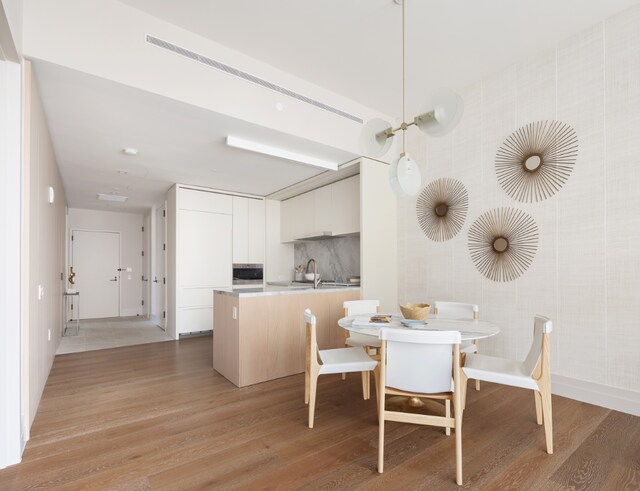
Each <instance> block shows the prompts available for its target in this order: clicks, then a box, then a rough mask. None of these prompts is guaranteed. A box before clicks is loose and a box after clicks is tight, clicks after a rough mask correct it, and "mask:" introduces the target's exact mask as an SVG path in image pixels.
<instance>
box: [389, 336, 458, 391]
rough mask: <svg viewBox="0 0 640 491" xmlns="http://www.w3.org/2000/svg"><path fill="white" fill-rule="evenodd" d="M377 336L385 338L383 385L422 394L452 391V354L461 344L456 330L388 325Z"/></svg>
mask: <svg viewBox="0 0 640 491" xmlns="http://www.w3.org/2000/svg"><path fill="white" fill-rule="evenodd" d="M379 337H380V339H381V340H382V341H383V342H385V341H386V365H385V380H384V381H383V383H384V385H385V386H386V387H391V388H393V389H397V390H402V391H406V392H416V393H422V394H437V393H440V392H451V391H452V390H453V379H452V370H453V356H452V353H453V352H454V345H459V344H460V332H459V331H409V330H406V329H393V328H389V329H381V330H380V333H379ZM456 351H457V350H456Z"/></svg>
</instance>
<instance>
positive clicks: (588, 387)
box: [551, 374, 640, 416]
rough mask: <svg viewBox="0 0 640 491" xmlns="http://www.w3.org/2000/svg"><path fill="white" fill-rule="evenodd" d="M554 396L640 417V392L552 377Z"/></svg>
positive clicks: (558, 376)
mask: <svg viewBox="0 0 640 491" xmlns="http://www.w3.org/2000/svg"><path fill="white" fill-rule="evenodd" d="M551 392H552V393H553V394H556V395H559V396H562V397H568V398H569V399H575V400H577V401H582V402H588V403H589V404H595V405H596V406H601V407H606V408H607V409H614V410H616V411H620V412H623V413H628V414H633V415H634V416H640V392H635V391H633V390H626V389H619V388H617V387H609V386H608V385H602V384H596V383H593V382H585V381H584V380H578V379H574V378H569V377H563V376H562V375H553V374H552V375H551Z"/></svg>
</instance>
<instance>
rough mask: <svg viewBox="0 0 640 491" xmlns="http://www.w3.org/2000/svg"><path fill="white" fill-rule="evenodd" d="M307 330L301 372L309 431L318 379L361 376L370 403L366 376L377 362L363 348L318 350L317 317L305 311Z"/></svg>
mask: <svg viewBox="0 0 640 491" xmlns="http://www.w3.org/2000/svg"><path fill="white" fill-rule="evenodd" d="M304 320H305V324H306V329H307V349H306V351H307V353H306V363H305V372H304V376H305V379H304V402H305V404H308V405H309V428H313V418H314V413H315V407H316V391H317V386H318V376H319V375H325V374H330V373H350V372H362V397H363V398H364V399H369V397H370V394H369V393H368V391H367V387H368V384H367V383H366V382H365V377H366V380H368V379H369V372H370V371H372V370H374V369H375V368H376V367H377V366H378V362H377V361H376V360H374V359H373V358H371V357H370V356H369V355H367V353H366V352H365V350H364V348H362V347H354V348H337V349H326V350H319V349H318V342H317V339H316V316H315V315H313V314H312V313H311V310H309V309H306V310H305V311H304Z"/></svg>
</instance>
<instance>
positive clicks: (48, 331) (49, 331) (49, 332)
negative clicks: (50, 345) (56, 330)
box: [47, 329, 51, 341]
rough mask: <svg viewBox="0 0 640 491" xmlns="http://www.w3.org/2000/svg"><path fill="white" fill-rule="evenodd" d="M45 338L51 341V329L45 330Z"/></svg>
mask: <svg viewBox="0 0 640 491" xmlns="http://www.w3.org/2000/svg"><path fill="white" fill-rule="evenodd" d="M47 337H48V338H49V341H51V329H49V330H47Z"/></svg>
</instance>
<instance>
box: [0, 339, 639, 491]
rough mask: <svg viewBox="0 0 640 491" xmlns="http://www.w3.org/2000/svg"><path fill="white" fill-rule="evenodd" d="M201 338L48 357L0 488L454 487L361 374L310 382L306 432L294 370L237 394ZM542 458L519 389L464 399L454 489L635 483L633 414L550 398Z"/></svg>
mask: <svg viewBox="0 0 640 491" xmlns="http://www.w3.org/2000/svg"><path fill="white" fill-rule="evenodd" d="M211 356H212V348H211V339H210V338H208V337H206V338H193V339H185V340H182V341H180V342H165V343H156V344H146V345H140V346H129V347H123V348H115V349H110V350H102V351H94V352H86V353H74V354H68V355H62V356H58V357H56V360H55V363H54V366H53V369H52V371H51V375H50V377H49V380H48V382H47V386H46V388H45V392H44V395H43V397H42V402H41V405H40V409H39V411H38V415H37V417H36V420H35V422H34V425H33V428H32V438H31V441H29V443H28V444H27V448H26V450H25V453H24V458H23V462H22V463H21V464H19V465H16V466H13V467H10V468H7V469H4V470H2V471H0V489H2V490H14V489H31V488H37V489H57V488H64V489H123V490H124V489H126V490H134V489H135V490H143V489H167V490H169V489H170V490H176V489H225V490H226V489H236V488H239V489H247V490H249V489H251V490H255V489H349V490H350V489H405V490H409V489H435V490H440V489H460V488H459V487H458V486H456V484H455V480H454V478H455V455H454V445H455V440H454V438H453V435H452V436H449V437H447V436H445V434H444V431H442V429H440V428H430V427H424V426H413V425H407V424H398V423H391V422H389V423H387V431H386V438H385V444H386V446H385V472H384V474H382V475H380V474H378V473H377V470H376V459H377V439H378V426H377V421H376V408H375V405H376V404H375V398H374V397H372V399H371V400H368V401H364V400H362V394H361V391H362V388H361V380H360V376H348V377H347V380H346V381H341V380H340V375H335V376H326V377H322V378H321V379H320V380H319V384H318V402H317V407H316V421H315V428H314V429H309V428H307V419H306V415H307V407H306V406H305V404H304V376H303V375H302V374H300V375H295V376H292V377H287V378H283V379H279V380H275V381H272V382H267V383H263V384H259V385H255V386H251V387H247V388H244V389H237V388H235V387H234V386H233V385H232V384H231V383H230V382H228V381H227V380H226V379H224V378H223V377H221V376H220V375H218V374H217V373H215V372H214V371H213V369H212V364H211ZM553 404H554V408H553V409H554V414H553V416H554V437H555V453H554V454H553V455H547V454H546V452H545V451H544V448H545V446H544V445H545V443H544V442H545V440H544V431H543V429H542V427H539V426H537V425H536V423H535V405H534V400H533V396H532V394H531V392H530V391H525V390H519V389H512V388H507V387H502V386H498V385H494V384H489V383H486V384H483V385H482V390H481V391H480V392H476V391H475V390H469V391H468V403H467V409H466V411H465V413H464V421H463V471H464V486H463V487H464V488H471V489H487V490H489V489H502V488H508V489H527V490H528V489H553V490H558V489H598V490H600V489H634V490H637V489H640V418H636V417H633V416H629V415H625V414H622V413H618V412H615V411H608V410H606V409H603V408H599V407H596V406H591V405H589V404H583V403H579V402H576V401H572V400H570V399H565V398H562V397H554V398H553Z"/></svg>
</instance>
